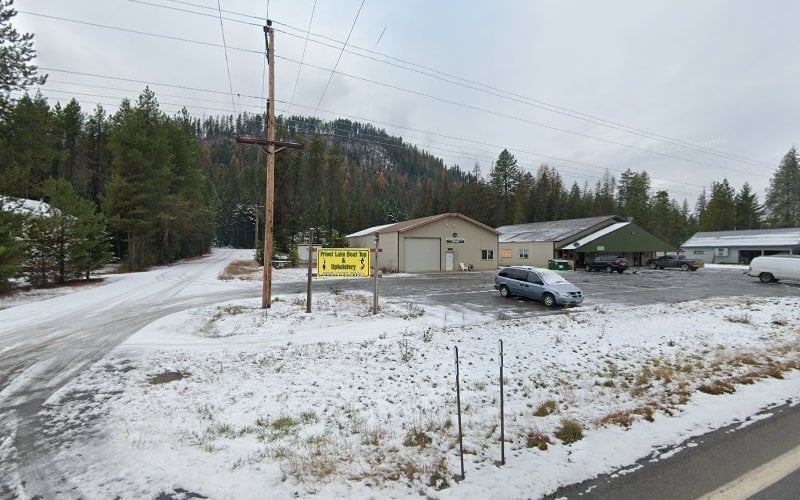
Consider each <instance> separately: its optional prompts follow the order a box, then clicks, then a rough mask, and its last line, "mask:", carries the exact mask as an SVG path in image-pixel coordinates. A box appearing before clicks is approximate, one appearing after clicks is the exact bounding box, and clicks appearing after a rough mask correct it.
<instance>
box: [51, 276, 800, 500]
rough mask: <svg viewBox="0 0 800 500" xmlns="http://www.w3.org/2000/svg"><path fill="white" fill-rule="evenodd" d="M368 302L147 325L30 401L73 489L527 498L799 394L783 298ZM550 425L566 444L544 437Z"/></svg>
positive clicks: (333, 299) (794, 321)
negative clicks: (532, 310) (58, 445)
mask: <svg viewBox="0 0 800 500" xmlns="http://www.w3.org/2000/svg"><path fill="white" fill-rule="evenodd" d="M737 269H738V268H737ZM732 272H737V271H734V270H732ZM245 277H247V276H245ZM274 279H275V280H276V281H277V280H293V281H300V280H303V279H305V271H304V270H301V271H300V272H298V271H297V270H285V271H280V270H279V271H276V272H275V275H274ZM400 279H402V278H400ZM229 281H230V282H233V281H235V279H232V280H229ZM223 283H226V282H223ZM371 303H372V301H371V296H369V295H365V294H361V293H355V292H339V293H328V294H315V295H314V298H313V301H312V306H313V312H312V313H311V314H306V313H305V295H304V294H303V295H278V296H275V297H274V298H273V306H272V308H271V309H269V310H267V311H266V312H265V311H263V310H261V309H260V308H259V304H260V299H248V300H237V301H234V302H229V303H223V304H217V305H214V306H210V307H203V308H195V309H190V310H187V311H183V312H179V313H176V314H172V315H170V316H167V317H165V318H163V319H161V320H159V321H156V322H154V323H152V324H150V325H149V326H147V327H146V328H144V329H142V330H141V331H139V332H138V333H137V334H136V335H134V336H133V337H131V338H130V339H129V340H128V341H127V342H125V343H124V344H123V345H121V346H120V347H119V348H117V349H116V350H115V351H113V352H112V353H111V354H110V355H109V356H107V357H106V358H105V359H104V360H103V361H101V362H99V363H97V364H96V365H95V366H94V367H93V368H92V369H91V370H88V371H86V372H84V373H83V374H82V375H81V376H80V377H79V378H78V379H77V380H76V381H75V382H73V383H72V384H70V385H69V386H67V387H66V388H64V389H63V390H62V391H60V392H59V393H57V394H56V395H55V396H53V397H52V398H51V399H50V400H49V401H48V404H47V411H48V412H49V417H50V418H51V420H52V426H51V427H50V431H49V432H52V433H54V434H56V433H57V434H59V435H61V436H65V437H67V438H68V439H70V440H71V444H70V446H68V447H63V448H62V449H60V450H59V451H58V454H57V456H56V462H57V469H58V470H60V471H61V473H62V474H64V476H65V477H66V478H68V480H67V481H68V482H69V483H71V484H72V485H74V487H75V488H76V490H77V491H79V492H81V493H82V496H84V497H86V498H106V497H113V496H116V495H120V496H122V497H123V498H143V497H150V498H152V497H154V496H156V495H158V494H159V493H166V494H170V495H175V496H177V497H179V496H180V495H189V494H190V493H198V494H202V495H205V496H209V497H211V498H289V497H295V496H301V497H309V496H315V497H318V498H329V497H356V498H368V497H374V498H385V497H416V496H419V495H420V494H422V495H428V496H430V497H432V498H451V497H452V498H488V497H492V498H518V497H537V496H541V495H543V494H546V493H548V492H551V491H553V490H554V489H556V488H557V487H558V486H560V485H564V484H569V483H574V482H577V481H581V480H583V479H588V478H590V477H593V476H595V475H597V474H600V473H603V472H610V471H613V470H616V469H618V468H621V467H625V466H627V465H629V464H632V463H633V462H635V461H636V460H637V459H639V458H641V457H647V456H650V457H652V459H653V460H658V459H659V457H660V454H661V453H662V452H661V451H659V450H663V449H664V448H665V447H668V446H670V445H674V444H678V443H682V442H684V441H685V440H687V439H689V438H691V437H692V436H697V435H700V434H703V433H705V432H708V431H709V430H712V429H715V428H718V427H720V426H723V425H726V424H729V423H732V422H737V421H741V422H743V425H746V420H747V419H748V418H749V417H750V416H752V415H754V414H755V413H757V412H758V411H759V410H760V409H763V408H768V407H770V406H771V405H776V404H780V403H785V402H786V401H787V399H792V398H794V397H795V396H796V395H797V394H800V373H799V372H798V371H797V369H796V367H797V366H798V364H800V341H799V340H798V335H797V334H798V327H797V325H798V324H800V298H797V297H790V298H777V299H776V298H770V299H753V298H733V299H731V298H726V299H713V300H704V301H693V302H685V303H682V304H680V306H679V307H676V306H675V305H674V304H673V305H668V304H663V305H660V304H659V305H650V306H640V307H630V306H625V308H624V310H622V306H620V307H615V306H603V307H602V308H588V307H585V308H580V307H579V308H574V309H565V310H563V311H560V312H559V313H557V314H553V315H547V316H541V317H536V318H530V319H524V320H506V321H501V320H497V319H496V318H493V317H491V318H490V317H482V316H479V315H466V314H462V313H457V314H456V313H453V312H452V311H449V310H447V309H444V308H441V307H433V306H429V305H424V304H417V303H407V302H401V301H398V302H387V301H385V300H384V301H383V302H382V304H381V306H382V308H381V311H380V314H378V315H371V314H370V306H371ZM531 307H539V306H538V305H537V304H531ZM499 340H502V341H503V345H504V381H503V385H504V399H505V415H506V421H505V441H506V443H505V456H506V465H504V466H498V465H497V464H496V461H498V460H499V459H500V419H499V400H500V380H499V359H500V356H499ZM454 347H458V352H459V356H460V384H461V406H462V425H463V433H464V453H465V456H464V465H465V471H466V477H465V478H464V479H463V480H460V481H456V480H455V479H454V476H457V475H459V474H460V462H459V454H458V424H457V416H456V392H455V363H454ZM567 421H568V422H570V423H571V424H572V425H573V426H574V424H578V425H579V427H580V429H582V439H578V440H576V441H575V442H573V443H571V444H567V443H565V442H564V440H563V439H559V438H558V437H556V436H557V435H558V436H561V433H559V430H560V429H561V428H562V427H563V426H564V423H565V422H567ZM573 436H574V433H573Z"/></svg>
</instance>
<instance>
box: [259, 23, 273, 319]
mask: <svg viewBox="0 0 800 500" xmlns="http://www.w3.org/2000/svg"><path fill="white" fill-rule="evenodd" d="M264 34H265V35H267V64H268V65H269V98H268V100H267V187H266V191H267V199H266V202H265V204H264V219H265V220H264V278H263V279H264V283H263V284H262V288H261V309H266V308H268V307H271V306H272V219H273V216H274V214H275V30H273V29H272V21H270V20H269V19H267V25H266V26H264Z"/></svg>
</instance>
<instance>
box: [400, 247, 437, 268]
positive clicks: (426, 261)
mask: <svg viewBox="0 0 800 500" xmlns="http://www.w3.org/2000/svg"><path fill="white" fill-rule="evenodd" d="M403 245H404V247H403V248H404V255H405V258H404V264H405V265H404V268H405V271H406V272H407V273H424V272H426V271H439V270H440V269H441V267H440V265H439V259H440V255H441V249H440V248H439V247H440V240H439V238H404V239H403Z"/></svg>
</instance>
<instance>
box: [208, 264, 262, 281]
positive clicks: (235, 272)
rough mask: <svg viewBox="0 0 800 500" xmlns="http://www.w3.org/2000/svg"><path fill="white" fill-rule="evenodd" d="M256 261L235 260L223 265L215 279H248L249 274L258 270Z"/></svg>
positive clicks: (249, 277)
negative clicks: (223, 268)
mask: <svg viewBox="0 0 800 500" xmlns="http://www.w3.org/2000/svg"><path fill="white" fill-rule="evenodd" d="M258 268H259V266H258V262H256V261H254V260H235V261H233V262H231V263H230V264H228V265H227V266H226V267H225V270H224V271H222V272H221V273H220V275H219V276H218V277H217V279H220V280H222V281H228V280H232V279H237V278H238V279H240V280H245V281H247V280H250V279H252V278H251V276H250V275H251V274H253V273H254V272H256V271H257V270H258Z"/></svg>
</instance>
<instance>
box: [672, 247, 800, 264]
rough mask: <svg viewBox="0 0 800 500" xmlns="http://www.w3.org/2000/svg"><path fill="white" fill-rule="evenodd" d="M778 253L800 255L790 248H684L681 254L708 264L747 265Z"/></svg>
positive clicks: (798, 251) (796, 250)
mask: <svg viewBox="0 0 800 500" xmlns="http://www.w3.org/2000/svg"><path fill="white" fill-rule="evenodd" d="M780 253H791V254H800V248H794V247H791V246H764V247H754V246H749V247H746V248H745V247H742V248H737V247H684V248H683V254H684V255H686V256H687V257H690V258H693V259H703V260H704V261H705V262H706V263H709V264H749V263H750V261H751V260H753V258H754V257H757V256H759V255H775V254H780Z"/></svg>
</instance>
